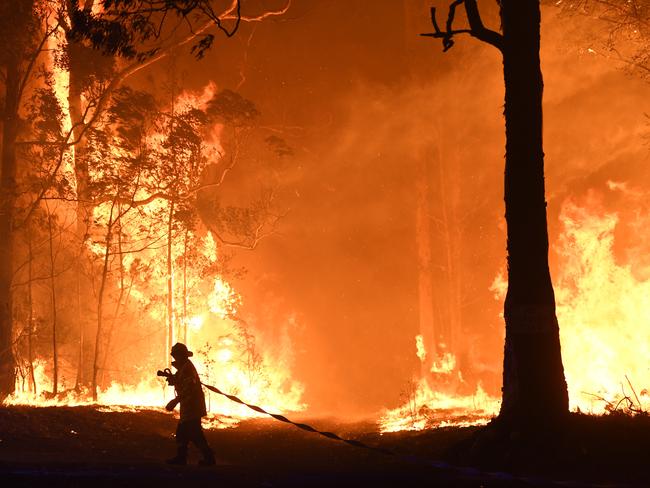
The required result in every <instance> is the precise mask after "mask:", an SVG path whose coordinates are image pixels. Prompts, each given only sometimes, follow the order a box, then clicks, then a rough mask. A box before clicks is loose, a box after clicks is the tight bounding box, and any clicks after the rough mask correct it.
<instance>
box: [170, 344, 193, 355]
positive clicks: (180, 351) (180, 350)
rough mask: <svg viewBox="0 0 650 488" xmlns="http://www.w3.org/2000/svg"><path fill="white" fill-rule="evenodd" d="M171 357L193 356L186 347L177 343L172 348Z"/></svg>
mask: <svg viewBox="0 0 650 488" xmlns="http://www.w3.org/2000/svg"><path fill="white" fill-rule="evenodd" d="M171 355H172V356H174V357H175V358H189V357H191V356H194V353H193V352H192V351H188V350H187V346H186V345H185V344H182V343H180V342H177V343H176V344H174V345H173V346H172V350H171Z"/></svg>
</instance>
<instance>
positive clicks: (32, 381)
mask: <svg viewBox="0 0 650 488" xmlns="http://www.w3.org/2000/svg"><path fill="white" fill-rule="evenodd" d="M27 245H28V252H29V259H28V262H27V275H28V280H27V281H28V283H27V306H28V307H29V315H28V318H27V320H28V324H27V360H28V361H29V385H30V391H31V392H32V394H33V395H34V397H36V394H37V390H36V377H35V375H34V294H33V287H34V284H33V283H32V280H33V279H34V270H33V261H34V249H33V244H32V230H31V222H28V223H27Z"/></svg>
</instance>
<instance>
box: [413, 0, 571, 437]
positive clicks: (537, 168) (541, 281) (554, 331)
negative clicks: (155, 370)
mask: <svg viewBox="0 0 650 488" xmlns="http://www.w3.org/2000/svg"><path fill="white" fill-rule="evenodd" d="M498 4H499V9H500V17H501V32H500V33H499V32H496V31H493V30H490V29H488V28H486V27H485V25H484V24H483V21H482V19H481V16H480V13H479V10H478V5H477V2H476V0H455V1H453V2H452V3H451V5H450V7H449V13H448V16H447V21H446V24H445V28H444V30H442V29H440V27H439V26H438V23H437V19H436V11H435V8H433V9H432V10H431V12H432V16H431V17H432V23H433V27H434V32H433V33H431V34H424V35H426V36H430V37H434V38H437V39H442V44H443V48H444V50H445V51H446V50H448V49H450V48H451V47H452V46H453V44H454V38H455V36H457V35H460V34H469V35H471V36H472V37H475V38H477V39H479V40H480V41H482V42H485V43H487V44H490V45H492V46H494V47H496V48H497V49H498V50H499V51H500V52H501V54H502V57H503V68H504V81H505V111H504V115H505V120H506V166H505V208H506V223H507V249H508V258H507V259H508V291H507V295H506V299H505V305H504V317H505V322H506V339H505V350H504V368H503V399H502V404H501V411H500V413H499V419H500V420H501V421H503V422H504V423H505V424H506V425H520V426H521V425H524V424H529V425H531V424H530V422H531V419H532V421H533V422H541V423H535V424H532V425H538V426H539V425H543V424H544V423H546V422H548V421H555V420H557V419H559V418H561V417H563V416H564V415H565V414H566V413H567V412H568V393H567V385H566V381H565V378H564V369H563V365H562V357H561V350H560V339H559V327H558V322H557V317H556V313H555V296H554V292H553V285H552V283H551V277H550V272H549V267H548V232H547V223H546V200H545V191H544V153H543V147H542V91H543V82H542V72H541V68H540V57H539V49H540V22H541V14H540V2H539V0H503V1H501V2H498ZM461 5H463V6H464V10H465V13H466V15H467V21H468V24H469V27H468V28H460V29H459V28H455V27H454V22H455V20H456V18H455V17H456V10H457V8H458V7H459V6H461Z"/></svg>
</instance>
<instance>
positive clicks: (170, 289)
mask: <svg viewBox="0 0 650 488" xmlns="http://www.w3.org/2000/svg"><path fill="white" fill-rule="evenodd" d="M173 224H174V202H173V201H170V202H169V220H168V221H167V358H168V359H167V361H168V362H169V361H171V359H169V354H170V352H171V350H172V345H173V344H174V277H173V273H174V266H173V263H172V257H173V256H172V244H173V240H172V232H173V230H174V229H173Z"/></svg>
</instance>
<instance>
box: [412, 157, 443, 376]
mask: <svg viewBox="0 0 650 488" xmlns="http://www.w3.org/2000/svg"><path fill="white" fill-rule="evenodd" d="M416 178H417V181H416V188H415V192H416V199H417V202H416V204H417V208H416V214H415V241H416V244H417V255H418V310H419V331H420V335H421V336H422V344H423V346H424V355H423V356H422V355H421V356H420V376H421V377H422V378H429V376H430V370H431V361H434V360H435V358H436V356H437V352H438V345H437V344H438V340H437V339H438V337H437V334H436V327H435V319H434V310H433V303H434V297H433V269H432V266H433V263H432V257H431V189H430V185H429V181H430V179H431V174H430V171H429V164H428V161H427V158H426V157H423V158H420V160H419V162H418V168H417V174H416Z"/></svg>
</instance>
